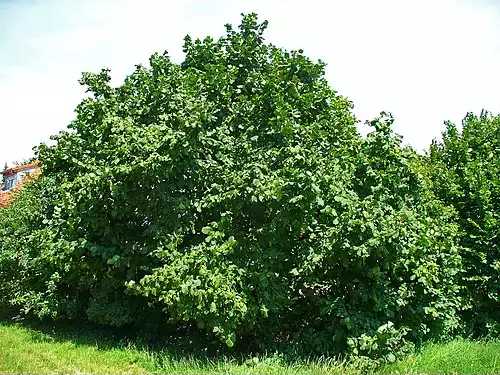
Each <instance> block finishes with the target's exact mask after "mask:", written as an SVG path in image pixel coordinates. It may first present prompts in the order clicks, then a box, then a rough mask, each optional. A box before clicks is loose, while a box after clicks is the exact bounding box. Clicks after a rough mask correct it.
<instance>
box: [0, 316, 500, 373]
mask: <svg viewBox="0 0 500 375" xmlns="http://www.w3.org/2000/svg"><path fill="white" fill-rule="evenodd" d="M61 330H62V331H61ZM0 373H9V374H23V373H30V374H49V373H50V374H82V373H85V374H88V373H91V374H276V375H277V374H361V373H363V374H367V373H380V374H401V373H404V374H497V373H500V341H498V340H496V341H495V340H491V341H467V340H455V341H451V342H448V343H444V344H438V343H433V344H428V345H426V346H425V347H423V348H422V349H421V350H420V351H418V352H417V353H415V354H413V355H411V356H409V357H408V358H406V359H404V360H402V361H400V362H397V363H394V364H391V365H386V366H382V367H379V368H378V369H377V368H368V367H366V363H364V362H354V361H345V360H340V359H335V358H315V359H310V358H309V359H308V358H295V359H292V360H290V358H285V357H284V356H281V355H277V354H269V355H263V356H259V357H249V358H245V357H242V356H241V357H238V356H227V355H226V356H223V355H220V356H215V357H209V356H204V355H203V354H202V353H192V354H180V353H179V352H176V351H175V350H174V349H173V348H157V349H152V348H150V347H148V346H146V345H144V344H141V343H139V342H134V341H129V340H126V339H119V338H112V337H110V336H107V335H106V334H104V335H103V334H102V332H101V333H98V332H96V331H85V330H81V331H72V330H71V329H68V328H67V327H66V328H55V329H54V330H52V331H50V330H46V329H43V330H39V329H37V328H36V327H31V328H30V327H26V326H21V325H17V324H10V323H4V324H0Z"/></svg>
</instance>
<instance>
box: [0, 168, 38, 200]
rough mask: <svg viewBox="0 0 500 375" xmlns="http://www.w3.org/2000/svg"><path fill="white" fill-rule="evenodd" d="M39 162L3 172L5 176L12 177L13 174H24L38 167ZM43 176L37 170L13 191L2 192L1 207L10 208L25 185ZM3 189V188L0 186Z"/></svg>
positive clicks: (0, 192)
mask: <svg viewBox="0 0 500 375" xmlns="http://www.w3.org/2000/svg"><path fill="white" fill-rule="evenodd" d="M38 164H39V163H38V161H34V162H33V163H29V164H24V165H18V166H16V167H12V168H8V169H6V170H4V171H3V172H1V173H2V174H3V175H4V176H5V175H7V176H10V175H12V174H15V173H18V172H22V171H25V170H28V169H32V168H34V167H37V166H38ZM40 174H41V171H40V169H36V170H35V171H33V172H31V173H28V174H27V175H26V176H25V177H24V178H23V179H22V180H21V181H20V182H19V183H18V184H17V185H15V186H14V187H13V188H12V189H10V190H8V191H1V190H0V207H8V206H9V204H10V203H11V202H12V201H13V199H14V198H15V195H16V192H17V191H19V190H20V189H21V188H22V187H23V185H24V184H25V183H26V182H30V181H33V180H34V179H35V178H37V177H38V176H39V175H40ZM0 188H1V186H0Z"/></svg>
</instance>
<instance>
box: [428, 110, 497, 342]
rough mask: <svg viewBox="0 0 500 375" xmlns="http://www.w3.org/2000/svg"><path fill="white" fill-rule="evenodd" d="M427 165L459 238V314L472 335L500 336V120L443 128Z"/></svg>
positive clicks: (484, 116)
mask: <svg viewBox="0 0 500 375" xmlns="http://www.w3.org/2000/svg"><path fill="white" fill-rule="evenodd" d="M429 165H430V168H431V169H430V170H431V176H432V179H433V182H434V190H435V192H436V195H437V197H439V199H441V200H442V201H443V202H445V203H446V204H448V205H452V206H453V207H454V208H455V210H456V213H457V215H456V221H457V223H458V224H459V225H460V233H461V234H462V236H461V240H460V245H461V246H462V248H463V249H462V252H461V256H462V259H463V266H464V275H463V280H464V282H463V286H464V297H465V298H464V302H465V303H466V309H465V311H464V312H463V315H464V320H465V322H466V323H467V325H469V327H468V329H469V330H470V331H471V332H472V333H474V334H487V333H491V334H494V335H496V336H498V335H500V117H499V116H496V117H494V116H492V115H491V114H489V113H487V112H483V113H481V115H480V116H479V117H477V116H475V115H473V114H468V115H467V116H466V117H465V119H464V120H463V122H462V131H461V132H459V131H458V129H457V127H456V126H455V125H454V124H452V123H447V128H446V131H445V132H444V133H443V140H442V142H439V143H438V142H435V143H433V145H432V146H431V149H430V153H429Z"/></svg>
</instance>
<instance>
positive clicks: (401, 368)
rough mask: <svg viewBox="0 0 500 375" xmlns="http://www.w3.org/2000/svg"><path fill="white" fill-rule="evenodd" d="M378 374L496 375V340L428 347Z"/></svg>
mask: <svg viewBox="0 0 500 375" xmlns="http://www.w3.org/2000/svg"><path fill="white" fill-rule="evenodd" d="M380 371H382V372H386V373H394V372H398V373H402V374H423V373H424V374H500V340H495V341H494V340H490V341H469V340H454V341H451V342H448V343H445V344H436V343H431V344H428V345H426V346H425V347H424V348H423V349H422V350H420V351H419V352H418V353H417V354H414V355H411V356H409V357H408V358H406V359H404V360H402V361H401V362H398V363H396V364H393V365H390V366H386V367H385V368H383V369H380Z"/></svg>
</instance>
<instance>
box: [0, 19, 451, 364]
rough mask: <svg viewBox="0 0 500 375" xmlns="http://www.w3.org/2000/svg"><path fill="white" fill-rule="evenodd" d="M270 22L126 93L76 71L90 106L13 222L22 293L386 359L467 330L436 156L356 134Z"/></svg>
mask: <svg viewBox="0 0 500 375" xmlns="http://www.w3.org/2000/svg"><path fill="white" fill-rule="evenodd" d="M266 26H267V24H266V23H265V22H264V23H262V24H259V23H258V22H257V18H256V16H255V15H254V14H250V15H247V16H244V17H243V21H242V24H241V25H240V27H239V29H238V30H233V29H232V27H231V26H229V25H227V26H226V29H227V34H226V36H224V37H222V38H220V39H219V40H213V39H212V38H210V37H207V38H205V39H204V40H203V41H200V40H196V41H192V40H191V39H190V38H189V37H186V40H185V52H186V58H185V60H184V62H183V63H182V64H180V65H179V64H174V63H173V62H171V61H170V59H169V57H168V56H167V55H166V54H164V55H158V54H155V55H153V56H152V57H151V58H150V67H142V66H138V67H137V69H136V70H135V72H134V73H132V74H131V75H130V76H128V77H127V78H126V80H125V82H124V84H123V85H121V86H119V87H111V86H110V85H109V81H110V75H109V71H108V70H103V71H102V72H100V73H98V74H92V73H85V74H84V75H83V78H82V84H84V85H86V86H87V87H88V90H89V91H90V93H91V94H92V95H91V97H89V98H87V99H85V100H83V101H82V103H81V104H80V105H79V106H78V108H77V116H76V118H75V120H74V121H73V122H72V123H71V124H70V126H69V130H68V131H65V132H61V133H60V134H59V135H57V136H55V137H54V139H55V140H56V141H57V144H56V145H55V146H47V145H41V146H40V147H39V149H38V156H39V158H40V160H41V162H42V165H43V174H44V178H43V179H42V180H40V182H39V183H37V184H34V185H33V186H32V187H31V188H29V189H27V190H26V191H25V192H23V194H22V195H21V196H19V197H18V200H17V201H16V204H15V205H14V206H12V208H9V209H8V211H7V213H6V214H5V215H4V213H2V217H3V218H2V220H6V221H5V222H6V223H7V224H6V228H10V229H7V230H8V231H11V232H9V233H16V235H15V236H10V237H9V238H11V239H8V240H5V241H4V242H1V243H0V248H1V249H2V251H1V252H2V254H3V253H5V254H3V255H2V257H4V258H5V262H4V263H1V265H0V267H4V269H5V270H9V271H2V272H4V273H3V274H2V275H4V276H2V277H3V280H10V281H9V282H8V283H7V284H6V286H5V288H8V290H9V293H18V294H20V295H22V296H23V297H22V298H21V299H17V300H15V301H13V300H9V301H8V302H9V303H11V304H12V303H15V304H16V305H18V306H20V307H22V308H23V309H24V310H25V311H32V312H35V313H37V314H38V315H50V316H67V317H76V316H78V312H79V311H83V312H84V315H85V317H86V318H88V319H90V320H92V321H95V322H98V323H101V324H107V325H115V326H126V325H133V324H143V323H144V322H145V321H146V320H148V319H152V320H153V321H156V322H157V323H161V322H162V321H163V320H168V321H169V322H170V323H171V324H177V325H180V326H181V325H196V326H197V327H198V328H199V329H200V330H201V331H203V332H205V334H206V335H207V337H211V336H216V337H217V338H219V339H220V340H221V341H222V342H224V343H225V344H227V345H228V346H233V345H234V344H235V343H236V342H237V341H238V342H249V341H250V342H253V343H257V344H258V345H260V347H261V348H271V347H272V348H276V347H286V348H294V349H297V350H301V351H302V352H305V351H307V352H316V353H334V352H339V351H344V352H345V351H351V352H353V353H354V352H355V351H356V350H357V351H358V353H361V352H362V351H364V350H365V349H366V350H368V352H369V353H368V354H367V353H365V352H363V355H367V356H372V357H377V356H382V357H383V358H386V359H391V358H392V356H393V355H399V354H401V353H403V352H405V351H406V350H407V348H408V347H410V346H411V344H409V342H410V341H416V342H418V341H421V340H425V339H427V338H429V337H443V336H446V335H449V334H451V333H452V332H453V331H454V330H455V329H456V328H457V325H458V318H457V315H456V312H457V310H458V308H459V306H460V303H461V300H460V295H459V293H460V290H459V286H458V285H457V278H458V277H459V276H460V275H459V273H460V270H461V258H460V255H459V252H458V249H457V247H456V246H455V243H456V238H457V230H458V229H457V225H456V224H455V223H453V222H452V220H451V215H452V213H453V210H452V209H450V208H447V207H445V206H444V205H443V204H442V203H441V202H439V201H437V200H436V199H434V197H433V193H432V192H431V189H430V184H429V182H428V181H427V179H426V178H425V176H424V172H425V170H426V166H425V164H424V163H422V160H421V158H419V157H418V155H417V154H416V153H415V152H414V151H413V150H411V149H410V148H405V147H403V146H402V145H401V138H400V137H398V136H396V135H394V134H393V132H392V130H391V124H392V121H393V120H392V117H390V116H387V115H385V114H382V116H381V117H380V118H378V119H375V120H374V121H372V122H371V125H372V127H373V128H374V131H373V132H372V133H371V134H369V135H368V137H367V138H365V139H363V138H361V137H360V136H359V135H358V134H357V132H356V127H355V124H356V119H355V117H354V115H353V114H352V112H351V109H352V104H351V103H350V102H349V101H348V100H346V99H345V98H343V97H342V96H340V95H338V94H337V93H336V92H335V91H333V90H332V89H331V88H329V86H328V84H327V82H326V80H325V78H324V66H325V64H324V63H322V62H313V61H311V60H309V59H308V58H307V57H306V56H305V55H304V54H303V52H302V51H300V50H299V51H292V52H287V51H285V50H283V49H280V48H278V47H275V46H273V45H268V44H265V43H264V40H263V32H264V30H265V28H266ZM37 189H38V190H37ZM30 194H31V195H30ZM37 194H41V195H42V196H44V197H47V198H46V199H47V202H45V201H38V200H36V199H34V197H36V196H37ZM30 197H32V198H30ZM23 210H25V211H23ZM26 212H34V213H35V214H34V216H33V217H34V219H32V220H29V217H30V215H27V214H26ZM11 216H13V217H15V218H13V219H12V220H11V219H10V218H9V217H11ZM18 228H24V229H18ZM36 236H39V237H36ZM14 238H15V239H14ZM30 239H32V240H31V242H29V240H30ZM26 241H28V242H29V244H30V245H29V246H25V242H26ZM5 249H6V250H5ZM17 254H21V256H22V257H24V258H26V262H25V263H26V264H24V263H19V262H17V261H15V259H16V257H17V256H18V255H17ZM2 259H3V258H2ZM3 264H5V266H4V265H3ZM9 267H10V268H9ZM17 279H19V280H21V281H22V282H20V283H19V287H16V282H17ZM6 292H7V290H6ZM32 292H33V293H34V294H33V293H32ZM381 327H385V328H381ZM368 344H369V345H368ZM367 345H368V346H369V348H368V346H367ZM356 348H357V349H356ZM367 348H368V349H367ZM360 351H361V352H360Z"/></svg>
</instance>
